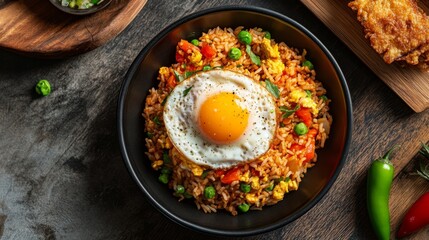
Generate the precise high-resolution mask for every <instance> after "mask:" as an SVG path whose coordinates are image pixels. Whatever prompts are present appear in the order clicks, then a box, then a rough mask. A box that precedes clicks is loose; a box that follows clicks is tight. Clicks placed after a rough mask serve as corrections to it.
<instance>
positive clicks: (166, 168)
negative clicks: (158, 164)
mask: <svg viewBox="0 0 429 240" xmlns="http://www.w3.org/2000/svg"><path fill="white" fill-rule="evenodd" d="M171 172H172V170H171V169H170V168H168V167H166V166H164V167H162V168H161V173H163V174H170V173H171Z"/></svg>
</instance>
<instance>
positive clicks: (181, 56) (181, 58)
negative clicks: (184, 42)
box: [176, 51, 185, 63]
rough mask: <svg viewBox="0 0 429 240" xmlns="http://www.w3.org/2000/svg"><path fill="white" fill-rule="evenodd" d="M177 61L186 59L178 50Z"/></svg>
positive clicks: (180, 61)
mask: <svg viewBox="0 0 429 240" xmlns="http://www.w3.org/2000/svg"><path fill="white" fill-rule="evenodd" d="M176 61H177V62H178V63H182V62H184V61H185V56H183V55H182V54H180V53H179V52H177V51H176Z"/></svg>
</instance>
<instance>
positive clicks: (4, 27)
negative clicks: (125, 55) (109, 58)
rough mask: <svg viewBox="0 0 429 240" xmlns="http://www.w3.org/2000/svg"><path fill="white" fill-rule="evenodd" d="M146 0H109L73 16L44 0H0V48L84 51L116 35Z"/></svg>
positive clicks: (45, 54)
mask: <svg viewBox="0 0 429 240" xmlns="http://www.w3.org/2000/svg"><path fill="white" fill-rule="evenodd" d="M4 2H5V3H4ZM146 2H147V0H113V1H112V2H111V3H110V5H108V6H107V7H106V8H104V9H102V10H101V11H99V12H97V13H94V14H91V15H86V16H75V15H70V14H67V13H64V12H62V11H60V10H58V9H57V8H56V7H55V6H53V5H52V4H51V3H50V2H49V1H48V0H6V1H4V0H3V2H2V0H0V48H3V49H7V50H11V51H14V52H17V53H20V54H24V55H28V56H32V57H41V58H63V57H68V56H72V55H76V54H79V53H84V52H87V51H90V50H92V49H94V48H96V47H99V46H101V45H102V44H104V43H106V42H107V41H109V40H110V39H112V38H113V37H115V36H117V35H118V34H119V33H120V32H121V31H122V30H124V29H125V27H126V26H127V25H128V24H129V23H130V22H131V21H132V20H133V19H134V17H135V16H136V15H137V13H139V12H140V10H141V9H142V8H143V6H144V5H145V4H146Z"/></svg>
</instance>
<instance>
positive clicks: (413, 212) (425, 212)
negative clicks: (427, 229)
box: [396, 192, 429, 238]
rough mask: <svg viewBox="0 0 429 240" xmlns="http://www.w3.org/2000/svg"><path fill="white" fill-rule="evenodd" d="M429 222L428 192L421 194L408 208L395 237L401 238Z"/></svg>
mask: <svg viewBox="0 0 429 240" xmlns="http://www.w3.org/2000/svg"><path fill="white" fill-rule="evenodd" d="M428 224H429V192H427V193H425V194H423V195H422V196H421V197H420V198H419V199H418V200H417V201H416V202H415V203H414V204H413V205H412V206H411V208H410V209H408V212H407V213H406V214H405V217H404V219H403V220H402V223H401V226H400V227H399V231H398V232H397V233H396V237H398V238H402V237H405V236H407V235H409V234H411V233H413V232H416V231H418V230H419V229H421V228H423V227H424V226H426V225H428Z"/></svg>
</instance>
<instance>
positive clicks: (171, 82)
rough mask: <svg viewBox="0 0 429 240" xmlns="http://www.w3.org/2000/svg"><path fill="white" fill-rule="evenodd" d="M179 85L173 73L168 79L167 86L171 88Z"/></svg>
mask: <svg viewBox="0 0 429 240" xmlns="http://www.w3.org/2000/svg"><path fill="white" fill-rule="evenodd" d="M176 85H177V81H176V77H174V75H173V74H171V75H170V77H169V78H168V79H167V86H168V87H170V88H174V87H175V86H176Z"/></svg>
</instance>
